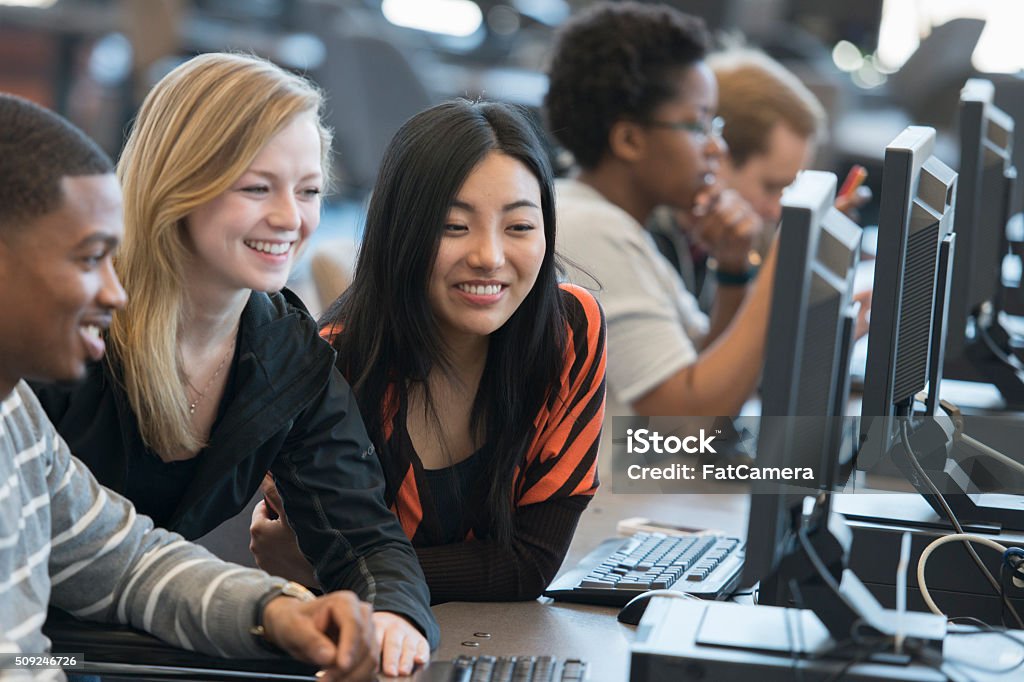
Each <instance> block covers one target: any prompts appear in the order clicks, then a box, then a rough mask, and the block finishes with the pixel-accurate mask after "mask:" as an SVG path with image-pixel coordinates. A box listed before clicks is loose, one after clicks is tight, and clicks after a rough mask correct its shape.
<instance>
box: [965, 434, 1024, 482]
mask: <svg viewBox="0 0 1024 682" xmlns="http://www.w3.org/2000/svg"><path fill="white" fill-rule="evenodd" d="M960 440H962V441H963V442H965V443H967V444H968V445H970V446H971V447H972V448H974V449H975V450H977V451H978V452H980V453H981V454H983V455H987V456H988V457H991V458H992V459H994V460H996V461H997V462H1002V463H1003V464H1005V465H1006V466H1008V467H1010V468H1011V469H1015V470H1016V471H1017V472H1019V473H1022V474H1024V464H1021V463H1020V462H1018V461H1017V460H1015V459H1012V458H1010V457H1007V456H1006V455H1004V454H1003V453H1001V452H999V451H998V450H996V449H995V448H991V447H989V446H987V445H985V444H984V443H982V442H981V441H979V440H975V439H974V438H971V437H970V436H968V435H967V434H966V433H961V434H960Z"/></svg>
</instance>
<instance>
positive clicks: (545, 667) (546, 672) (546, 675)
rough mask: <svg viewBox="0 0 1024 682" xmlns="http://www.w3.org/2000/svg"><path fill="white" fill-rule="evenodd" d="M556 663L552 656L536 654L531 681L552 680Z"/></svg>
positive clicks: (549, 681)
mask: <svg viewBox="0 0 1024 682" xmlns="http://www.w3.org/2000/svg"><path fill="white" fill-rule="evenodd" d="M557 663H558V661H557V659H555V658H554V657H553V656H538V657H537V663H536V664H535V665H534V666H533V682H553V680H554V677H555V666H556V664H557Z"/></svg>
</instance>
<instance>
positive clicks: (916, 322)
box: [856, 126, 1024, 528]
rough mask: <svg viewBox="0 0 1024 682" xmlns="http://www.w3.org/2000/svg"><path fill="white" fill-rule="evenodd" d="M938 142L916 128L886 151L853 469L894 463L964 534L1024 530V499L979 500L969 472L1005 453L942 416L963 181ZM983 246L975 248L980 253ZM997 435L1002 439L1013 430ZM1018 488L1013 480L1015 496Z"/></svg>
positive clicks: (966, 425) (1004, 496)
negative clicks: (981, 527) (939, 153)
mask: <svg viewBox="0 0 1024 682" xmlns="http://www.w3.org/2000/svg"><path fill="white" fill-rule="evenodd" d="M989 128H991V126H989ZM934 140H935V133H934V131H933V130H932V129H931V128H921V127H913V126H912V127H910V128H907V129H906V130H905V131H904V132H903V133H901V134H900V135H899V136H898V137H897V138H896V139H895V140H894V141H893V142H892V144H890V145H889V147H888V148H887V149H886V154H885V167H884V171H883V176H882V183H883V188H882V198H881V212H880V214H879V227H878V257H877V260H876V263H875V281H874V293H873V296H872V298H873V302H872V308H871V333H870V335H869V339H868V357H867V371H866V372H865V376H864V397H863V403H862V412H861V423H860V430H861V443H860V447H859V449H858V452H857V464H856V466H857V468H858V469H860V470H865V471H870V470H872V469H873V468H874V467H875V466H876V465H877V464H878V463H880V462H889V461H891V462H893V463H895V465H896V467H897V468H898V469H899V470H900V471H901V472H902V473H903V475H904V476H906V478H907V480H908V481H909V482H910V483H911V484H912V485H913V486H914V487H915V489H916V490H917V491H918V492H919V493H920V494H921V495H922V496H923V497H924V499H925V500H926V501H927V502H928V504H929V505H930V506H931V507H932V508H933V509H934V510H935V512H936V514H937V515H938V516H939V518H940V519H945V518H946V517H947V516H948V514H949V512H950V511H952V513H953V514H954V515H955V516H956V517H957V518H958V520H959V522H960V523H961V524H986V525H989V526H995V527H1004V528H1024V513H1022V511H1021V509H1022V499H1024V498H1022V497H1021V496H1020V495H1012V494H1011V495H1007V494H988V493H983V492H982V491H980V490H979V489H978V486H977V482H976V481H975V480H972V472H971V471H968V470H967V469H966V468H964V466H963V464H964V463H965V462H968V461H969V456H970V454H971V453H972V452H973V453H975V454H977V455H980V456H984V457H988V458H989V459H992V460H995V459H998V454H999V453H996V455H992V454H991V453H992V448H980V449H979V447H978V445H977V442H976V441H975V440H974V439H973V438H969V437H967V434H966V433H965V431H969V430H970V424H969V423H968V422H967V421H966V420H964V421H961V420H959V419H954V418H953V415H952V414H949V413H948V412H947V410H946V409H940V406H939V400H938V392H939V384H940V382H941V380H942V376H943V355H944V349H945V347H946V329H947V320H948V319H949V318H948V314H949V312H950V310H952V305H951V303H950V294H949V291H950V287H951V285H952V281H953V274H952V273H953V271H954V269H955V268H956V267H958V266H957V265H956V263H959V261H960V259H961V256H962V255H963V254H962V253H961V251H960V247H959V235H958V233H959V229H957V230H956V232H954V229H953V227H954V222H953V214H954V210H955V209H954V206H953V203H954V202H953V196H954V194H956V188H957V182H958V179H957V174H956V173H954V172H953V171H952V170H950V169H949V168H948V167H947V166H945V164H943V163H942V162H941V161H939V160H938V159H936V158H935V157H934V156H932V155H931V154H932V149H933V145H934ZM964 161H965V164H967V165H968V167H970V165H971V164H972V162H971V161H970V160H968V159H965V160H964ZM984 177H985V174H984V172H982V173H981V178H982V179H984ZM1000 177H1003V178H1005V177H1007V176H1004V175H1002V174H1000ZM977 187H978V185H977V184H976V185H975V188H977ZM957 212H958V213H959V211H957ZM968 215H970V214H968ZM971 227H972V226H971V225H968V227H967V229H971ZM975 236H977V235H975ZM981 243H984V242H983V241H980V240H974V242H973V246H974V248H975V252H977V249H978V245H979V244H981ZM954 251H955V252H956V258H955V259H954V258H953V254H954ZM962 272H963V271H962ZM967 289H968V291H972V289H971V287H970V284H969V283H968V286H967ZM980 290H982V289H981V288H978V289H973V291H980ZM966 300H970V299H969V298H968V299H966ZM968 348H970V347H968ZM926 387H927V389H928V392H927V397H926V398H925V399H924V400H923V401H921V400H919V397H920V392H921V391H923V390H924V389H925V388H926ZM987 426H989V427H990V428H995V427H996V426H997V425H996V424H995V423H994V422H991V421H990V422H988V424H987ZM998 426H1000V427H1001V428H1000V434H999V435H1000V437H1003V438H1005V434H1002V431H1003V430H1005V429H1006V428H1007V427H1010V426H1012V424H1010V423H1005V424H1000V425H998ZM986 435H987V436H995V435H996V434H995V433H990V434H986ZM1015 480H1019V479H1011V478H1009V477H1007V481H1006V482H1008V483H1009V484H1010V487H1011V489H1013V488H1014V481H1015ZM1017 489H1019V488H1017ZM997 492H999V493H1001V491H997ZM937 493H938V494H941V495H942V496H943V498H944V499H939V496H938V495H937ZM943 503H945V504H943Z"/></svg>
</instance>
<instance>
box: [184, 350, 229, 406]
mask: <svg viewBox="0 0 1024 682" xmlns="http://www.w3.org/2000/svg"><path fill="white" fill-rule="evenodd" d="M237 339H238V337H237V336H235V337H232V339H231V345H230V346H228V352H227V353H225V354H224V357H223V358H221V359H220V364H219V365H217V369H215V370H214V371H213V374H211V375H210V380H209V381H207V382H206V385H205V386H203V390H201V391H197V390H196V387H195V386H193V385H192V380H191V379H189V378H188V377H187V376H186V377H185V381H186V382H187V383H188V387H189V388H191V389H192V390H193V391H194V392H196V393H197V394H198V395H196V399H195V400H193V401H191V402H190V403H189V404H188V413H189V414H195V413H196V405H198V404H199V401H201V400H202V399H203V397H204V396H205V395H206V392H207V391H209V390H210V386H211V385H212V384H213V380H214V379H216V378H217V375H218V374H220V371H221V370H222V369H224V363H226V362H227V361H228V358H230V357H231V355H232V354H233V353H234V351H235V342H236V341H237Z"/></svg>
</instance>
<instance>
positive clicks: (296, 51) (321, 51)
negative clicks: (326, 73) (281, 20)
mask: <svg viewBox="0 0 1024 682" xmlns="http://www.w3.org/2000/svg"><path fill="white" fill-rule="evenodd" d="M274 57H275V58H276V59H278V60H280V61H282V62H284V63H285V64H286V65H288V66H291V67H293V68H298V69H302V70H304V71H308V70H312V69H318V68H320V67H321V66H323V63H324V59H326V58H327V46H326V45H324V41H322V40H320V38H318V37H317V36H315V35H313V34H311V33H292V34H291V35H287V36H285V37H283V38H281V40H280V41H279V42H278V44H277V49H276V50H275V54H274Z"/></svg>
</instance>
